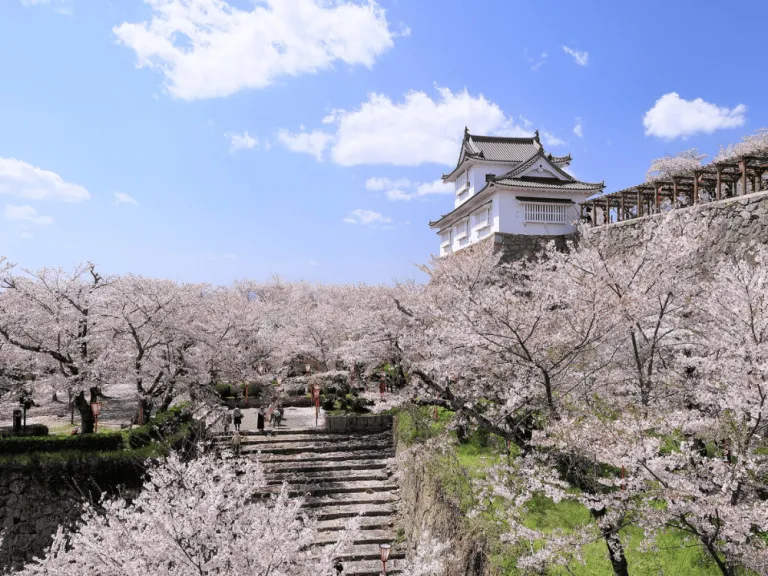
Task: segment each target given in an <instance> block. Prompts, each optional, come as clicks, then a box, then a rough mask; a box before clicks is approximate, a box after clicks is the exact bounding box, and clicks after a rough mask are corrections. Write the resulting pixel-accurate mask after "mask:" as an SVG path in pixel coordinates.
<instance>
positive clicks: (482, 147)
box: [456, 128, 541, 167]
mask: <svg viewBox="0 0 768 576" xmlns="http://www.w3.org/2000/svg"><path fill="white" fill-rule="evenodd" d="M539 150H541V142H539V133H538V131H537V132H536V134H535V135H534V136H532V137H530V138H507V137H505V136H480V135H477V134H470V133H469V129H468V128H464V139H463V140H462V142H461V150H460V152H459V160H458V161H457V162H456V167H459V166H461V164H462V163H463V162H464V161H465V160H468V159H474V160H484V161H486V162H523V161H524V160H526V159H528V158H530V157H531V155H532V154H535V153H536V152H538V151H539Z"/></svg>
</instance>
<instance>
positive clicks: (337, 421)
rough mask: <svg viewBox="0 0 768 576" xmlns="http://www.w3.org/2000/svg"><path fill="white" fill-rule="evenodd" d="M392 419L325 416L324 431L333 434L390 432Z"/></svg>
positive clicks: (377, 416)
mask: <svg viewBox="0 0 768 576" xmlns="http://www.w3.org/2000/svg"><path fill="white" fill-rule="evenodd" d="M392 422H393V417H392V416H391V415H389V414H378V415H376V416H326V417H325V429H326V430H327V431H328V432H331V433H333V434H356V433H359V434H365V433H367V434H375V433H378V432H386V431H387V430H392Z"/></svg>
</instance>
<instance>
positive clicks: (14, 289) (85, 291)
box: [0, 263, 111, 432]
mask: <svg viewBox="0 0 768 576" xmlns="http://www.w3.org/2000/svg"><path fill="white" fill-rule="evenodd" d="M107 286H109V281H108V280H107V279H106V278H104V277H103V276H102V275H101V274H100V273H98V272H97V271H96V267H95V265H93V264H91V263H88V264H86V265H82V266H79V267H77V268H76V269H75V270H74V272H72V273H66V272H64V271H63V270H52V269H46V268H44V269H42V270H40V271H37V272H32V271H28V270H24V271H23V274H11V273H10V272H9V271H7V270H6V272H5V273H4V275H3V276H2V277H1V278H0V290H1V291H2V293H0V338H2V339H3V340H4V341H5V342H6V343H7V344H10V345H12V346H15V347H17V348H19V349H20V350H23V351H24V352H28V353H33V354H36V355H38V356H39V357H40V359H41V361H45V362H46V363H47V364H48V365H49V366H50V367H52V368H55V373H54V374H55V376H57V377H58V378H59V379H60V380H61V381H62V383H63V385H64V386H65V387H66V389H67V391H68V394H69V397H70V403H71V405H72V406H73V408H74V407H75V406H76V407H77V408H78V409H79V411H80V416H81V419H82V422H83V431H84V432H88V431H92V426H93V416H92V415H91V409H90V403H89V401H88V400H87V399H86V398H85V389H86V388H88V387H90V388H91V391H90V395H91V400H93V398H94V397H95V396H98V395H99V394H100V391H99V387H100V385H102V384H104V383H105V380H104V375H105V373H106V372H107V367H108V364H109V362H110V359H111V355H110V352H111V349H110V346H109V338H108V335H109V334H110V327H109V325H108V323H107V322H104V321H103V320H104V318H105V315H104V314H103V310H104V305H105V302H106V299H105V298H104V297H103V292H104V290H105V288H106V287H107ZM56 382H57V380H54V385H56Z"/></svg>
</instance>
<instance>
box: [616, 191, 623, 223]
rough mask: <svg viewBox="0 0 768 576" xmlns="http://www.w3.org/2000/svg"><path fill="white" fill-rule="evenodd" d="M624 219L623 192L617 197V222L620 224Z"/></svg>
mask: <svg viewBox="0 0 768 576" xmlns="http://www.w3.org/2000/svg"><path fill="white" fill-rule="evenodd" d="M623 219H624V192H622V193H621V195H620V196H619V217H618V218H617V220H618V221H619V222H621V221H622V220H623Z"/></svg>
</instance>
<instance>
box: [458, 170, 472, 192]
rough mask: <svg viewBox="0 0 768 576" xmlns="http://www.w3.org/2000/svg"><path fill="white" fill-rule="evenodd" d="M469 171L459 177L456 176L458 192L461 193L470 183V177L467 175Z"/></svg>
mask: <svg viewBox="0 0 768 576" xmlns="http://www.w3.org/2000/svg"><path fill="white" fill-rule="evenodd" d="M468 175H469V172H468V171H467V172H462V173H461V174H460V175H459V177H458V178H456V194H461V193H462V192H464V189H465V188H466V187H467V185H468V184H469V178H468V177H467V176H468Z"/></svg>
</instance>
